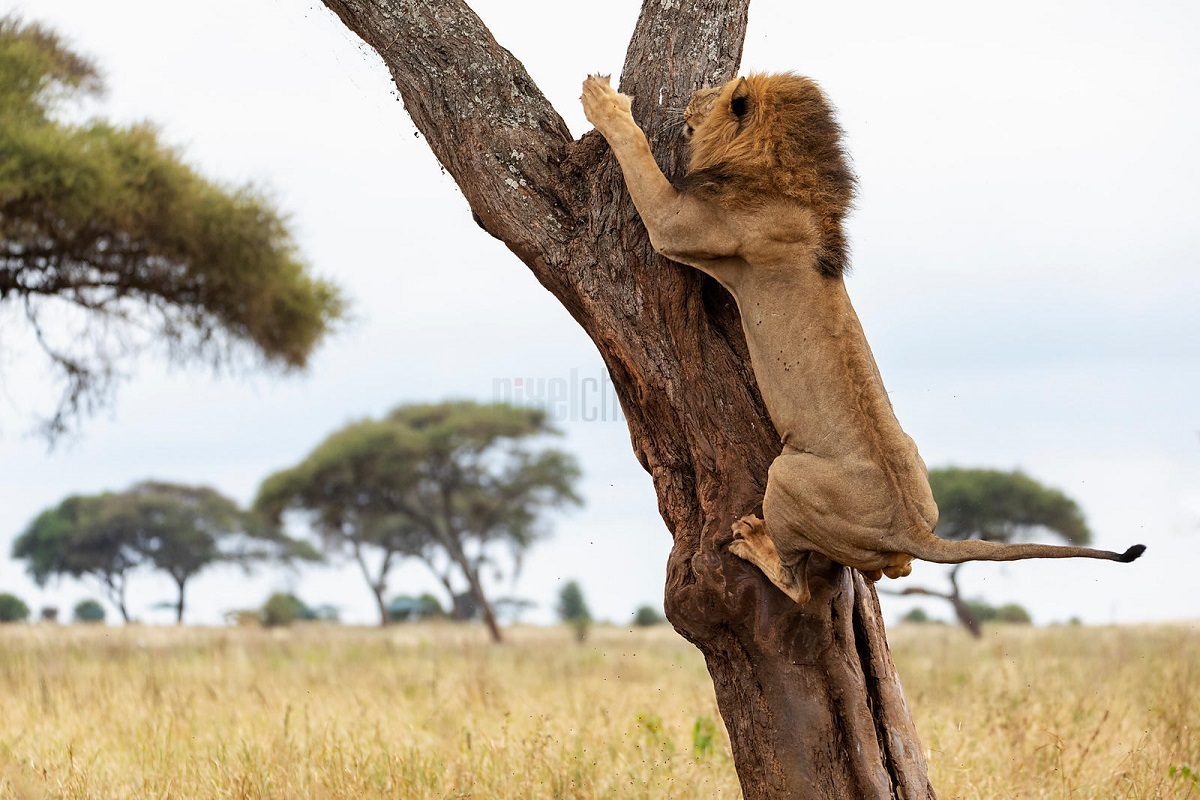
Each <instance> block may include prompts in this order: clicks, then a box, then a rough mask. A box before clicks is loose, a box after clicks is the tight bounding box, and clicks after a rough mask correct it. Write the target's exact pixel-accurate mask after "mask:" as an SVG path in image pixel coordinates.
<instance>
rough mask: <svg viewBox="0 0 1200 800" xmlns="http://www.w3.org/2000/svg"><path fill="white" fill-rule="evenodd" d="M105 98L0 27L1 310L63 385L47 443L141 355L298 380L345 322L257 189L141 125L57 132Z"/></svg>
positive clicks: (51, 50) (41, 39)
mask: <svg viewBox="0 0 1200 800" xmlns="http://www.w3.org/2000/svg"><path fill="white" fill-rule="evenodd" d="M102 90H103V84H102V81H101V79H100V76H99V73H98V71H97V69H96V66H95V65H94V64H93V63H92V62H90V61H89V60H88V59H86V58H84V57H83V56H81V55H79V54H78V53H76V52H74V51H73V50H71V49H70V48H69V47H68V46H67V45H66V44H65V43H64V42H63V41H62V40H61V39H60V38H59V37H58V36H57V35H56V34H55V33H53V32H52V31H50V30H48V29H46V28H44V27H42V26H40V25H36V24H26V23H23V22H21V21H20V20H19V19H17V18H16V17H13V16H8V17H3V18H0V152H3V153H4V158H3V159H0V310H2V309H3V308H5V307H13V308H14V309H16V310H17V311H18V313H19V315H20V317H21V318H23V320H24V322H25V325H26V326H27V329H26V330H27V332H28V333H29V334H30V335H31V339H30V344H31V345H32V344H34V343H36V346H37V347H40V350H41V352H42V353H43V354H44V356H45V357H46V358H47V359H48V362H49V365H50V368H51V370H52V371H53V373H54V374H55V375H56V376H57V383H58V385H59V386H61V387H62V394H61V397H60V399H59V401H58V404H57V407H56V409H55V410H54V412H53V413H52V414H51V415H49V416H48V417H46V418H45V419H44V420H43V424H42V427H43V429H44V431H45V433H46V434H47V435H48V436H49V437H50V438H51V439H53V438H54V437H55V436H58V435H60V434H62V433H63V432H64V431H66V430H68V429H69V428H70V427H71V426H72V424H73V423H74V421H75V420H76V419H77V418H78V417H79V416H80V415H81V414H82V413H86V412H89V411H93V410H95V409H96V408H97V407H99V406H101V405H103V404H105V403H107V402H108V401H109V399H110V398H111V394H112V388H113V383H114V380H115V378H116V376H117V374H118V363H119V361H120V359H121V358H122V357H124V356H127V355H131V354H132V353H134V352H136V351H138V350H141V349H144V348H145V347H147V346H150V345H153V344H165V345H166V348H165V352H166V355H167V356H168V357H169V358H171V359H173V360H177V361H184V360H189V359H192V358H201V359H203V360H205V361H210V362H213V363H215V364H222V363H236V362H234V361H233V358H234V356H235V354H236V353H237V352H238V351H247V352H250V353H253V354H256V355H257V356H258V357H259V358H260V359H261V360H262V361H263V362H264V363H266V364H269V365H274V366H277V367H280V368H283V369H298V368H302V367H304V366H305V364H306V363H307V361H308V358H309V355H310V354H311V353H312V351H313V349H314V347H315V346H316V345H317V343H318V342H319V341H320V340H321V339H322V338H323V337H324V336H325V334H326V333H327V332H328V331H329V330H330V328H331V325H332V324H333V323H334V322H335V321H336V320H337V319H338V318H339V317H340V316H341V315H342V313H343V303H342V300H341V297H340V294H339V291H338V289H337V288H336V287H335V286H333V285H332V284H330V283H328V282H327V281H324V280H320V279H318V278H315V277H314V276H313V275H312V274H311V272H310V271H309V270H308V269H307V268H306V267H305V265H304V264H303V262H302V261H301V259H300V257H299V255H298V253H297V249H296V245H295V242H294V240H293V237H292V234H291V233H290V231H289V230H288V227H287V224H286V220H285V218H284V217H283V215H282V214H281V213H280V212H279V211H277V210H276V209H275V208H273V207H272V205H271V203H270V202H269V201H268V199H267V198H266V196H265V194H264V193H263V192H262V191H259V190H257V189H255V188H254V187H252V186H243V187H237V188H230V187H225V186H221V185H219V184H217V183H214V182H212V181H209V180H207V179H205V178H203V177H201V176H200V175H199V174H198V173H196V172H195V171H194V170H193V169H192V168H191V167H189V166H187V165H186V164H185V163H184V162H183V161H182V160H181V158H180V156H179V154H178V153H177V152H176V151H174V150H172V149H171V148H170V147H168V146H166V145H164V144H163V143H162V142H160V141H159V138H158V134H157V132H156V131H155V130H154V128H153V127H152V126H150V125H147V124H141V125H135V126H132V127H121V126H117V125H113V124H111V123H109V122H106V121H104V120H98V119H97V120H92V121H90V122H87V123H84V124H81V125H73V124H68V123H66V122H63V121H61V120H60V119H59V118H58V112H59V111H60V110H61V109H62V108H63V107H64V106H65V105H66V104H67V103H69V102H70V101H75V100H78V99H80V98H83V97H86V96H97V95H99V94H101V92H102ZM9 336H10V337H11V336H12V332H10V333H9ZM10 346H11V345H10Z"/></svg>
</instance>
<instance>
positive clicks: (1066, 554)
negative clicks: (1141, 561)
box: [908, 533, 1146, 564]
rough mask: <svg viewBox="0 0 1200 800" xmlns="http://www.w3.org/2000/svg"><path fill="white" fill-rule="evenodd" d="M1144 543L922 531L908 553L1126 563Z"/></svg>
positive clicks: (948, 560) (933, 557)
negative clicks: (956, 537) (1116, 547)
mask: <svg viewBox="0 0 1200 800" xmlns="http://www.w3.org/2000/svg"><path fill="white" fill-rule="evenodd" d="M1145 550H1146V546H1145V545H1142V544H1135V545H1134V546H1133V547H1131V548H1129V549H1128V550H1126V551H1125V552H1124V553H1115V552H1113V551H1112V550H1096V549H1094V548H1091V547H1073V546H1069V545H1054V544H1009V543H1001V542H984V541H980V540H978V539H967V540H965V541H951V540H949V539H941V538H938V537H937V536H934V535H932V534H929V533H925V534H924V535H922V536H920V537H919V538H918V539H917V541H915V542H914V543H913V544H912V546H910V547H909V548H908V554H909V555H911V556H913V557H914V558H919V559H921V560H922V561H933V562H934V563H937V564H961V563H963V562H964V561H1022V560H1024V559H1027V558H1102V559H1104V560H1106V561H1120V562H1122V563H1125V564H1128V563H1129V562H1130V561H1133V560H1135V559H1136V558H1137V557H1138V556H1140V555H1141V554H1142V553H1144V552H1145Z"/></svg>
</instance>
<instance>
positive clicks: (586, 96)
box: [579, 75, 633, 133]
mask: <svg viewBox="0 0 1200 800" xmlns="http://www.w3.org/2000/svg"><path fill="white" fill-rule="evenodd" d="M579 99H580V100H582V101H583V113H584V114H586V115H587V118H588V122H590V123H592V124H593V125H595V126H596V130H598V131H600V132H601V133H605V131H606V129H607V128H609V127H610V126H611V125H612V124H613V123H614V122H616V121H618V120H622V119H630V120H632V119H633V115H632V114H631V113H630V110H629V107H630V105H629V104H630V98H629V96H628V95H624V94H621V93H620V92H618V91H617V90H615V89H613V88H612V86H611V85H610V84H609V80H608V76H607V75H589V76H588V78H587V80H585V81H584V82H583V96H582V97H580V98H579Z"/></svg>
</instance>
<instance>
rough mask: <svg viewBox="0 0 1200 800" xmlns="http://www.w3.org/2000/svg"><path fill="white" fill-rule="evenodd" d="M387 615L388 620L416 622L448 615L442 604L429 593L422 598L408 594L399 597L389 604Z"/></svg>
mask: <svg viewBox="0 0 1200 800" xmlns="http://www.w3.org/2000/svg"><path fill="white" fill-rule="evenodd" d="M387 613H388V619H390V620H393V621H401V620H413V621H415V620H422V619H432V618H434V617H443V616H445V615H446V612H445V610H444V609H443V608H442V604H441V602H439V601H438V599H437V598H436V597H434V596H433V595H431V594H428V593H426V594H422V595H421V596H420V597H413V596H411V595H407V594H401V595H397V596H395V597H393V598H392V599H391V600H390V601H389V602H388V605H387Z"/></svg>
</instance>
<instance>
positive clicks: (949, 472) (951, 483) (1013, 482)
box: [889, 467, 1092, 638]
mask: <svg viewBox="0 0 1200 800" xmlns="http://www.w3.org/2000/svg"><path fill="white" fill-rule="evenodd" d="M929 485H930V486H931V487H932V489H933V497H934V499H935V500H936V501H937V504H938V513H939V518H938V528H937V530H938V535H939V536H941V537H942V538H943V539H982V540H984V541H988V542H1012V541H1017V540H1020V539H1026V538H1029V537H1030V536H1032V535H1035V534H1038V533H1050V534H1053V535H1055V536H1057V537H1058V538H1060V539H1062V540H1064V541H1065V542H1066V543H1067V544H1073V545H1087V544H1091V541H1092V533H1091V531H1090V530H1089V529H1088V526H1087V523H1086V522H1085V521H1084V518H1083V512H1082V511H1081V510H1080V509H1079V505H1078V504H1077V503H1076V502H1075V501H1074V500H1072V499H1071V498H1070V497H1067V496H1066V495H1065V494H1063V493H1062V492H1060V491H1059V490H1058V489H1053V488H1050V487H1048V486H1043V485H1042V484H1041V483H1039V482H1038V481H1036V480H1034V479H1033V478H1031V477H1029V476H1028V475H1026V474H1025V473H1023V472H1021V471H1019V470H1017V471H1013V472H1004V471H1001V470H995V469H964V468H962V467H943V468H941V469H934V470H930V471H929ZM963 566H964V565H963V564H956V565H955V566H954V567H953V568H952V569H951V570H950V572H949V574H948V578H949V581H950V591H948V592H940V591H937V590H936V589H927V588H925V587H923V586H907V587H905V588H904V589H903V590H901V591H893V592H889V594H897V595H923V596H927V597H939V598H941V599H943V600H946V601H947V602H949V603H950V605H951V606H953V608H954V615H955V617H956V618H957V619H958V621H959V623H960V624H961V625H962V626H963V627H964V628H966V629H967V631H968V632H969V633H970V634H971V635H972V636H974V637H976V638H979V637H980V636H981V635H982V628H981V625H980V620H979V616H978V615H977V614H976V613H975V612H974V611H973V610H972V609H971V605H970V603H969V602H968V601H966V600H964V599H963V596H962V592H961V591H960V589H959V586H958V573H959V570H960V569H961V568H962V567H963Z"/></svg>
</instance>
